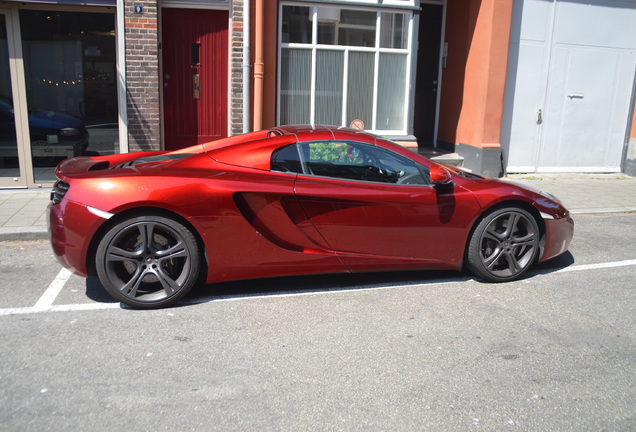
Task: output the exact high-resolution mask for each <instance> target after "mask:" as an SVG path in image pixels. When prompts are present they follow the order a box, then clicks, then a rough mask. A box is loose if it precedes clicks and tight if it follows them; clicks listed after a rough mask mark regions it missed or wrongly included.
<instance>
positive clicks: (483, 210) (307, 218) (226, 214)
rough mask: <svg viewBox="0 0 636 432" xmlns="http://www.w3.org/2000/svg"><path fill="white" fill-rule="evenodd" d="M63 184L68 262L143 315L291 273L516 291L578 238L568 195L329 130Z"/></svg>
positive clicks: (185, 155) (59, 213)
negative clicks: (451, 281)
mask: <svg viewBox="0 0 636 432" xmlns="http://www.w3.org/2000/svg"><path fill="white" fill-rule="evenodd" d="M56 174H57V177H58V179H59V180H58V181H57V182H56V184H55V186H54V189H53V191H52V193H51V203H50V205H49V207H48V213H49V229H50V234H51V242H52V246H53V250H54V252H55V254H56V256H57V258H58V259H59V261H60V262H61V263H62V264H63V265H64V266H65V267H67V268H69V269H71V270H72V271H73V272H75V273H77V274H79V275H82V276H89V275H93V276H94V275H96V276H97V277H98V278H99V280H100V281H101V283H102V284H103V286H104V287H105V288H106V290H107V291H108V292H109V293H110V294H111V295H112V296H113V297H114V298H115V299H116V300H118V301H121V302H123V303H125V304H127V305H129V306H131V307H134V308H158V307H164V306H168V305H171V304H174V303H175V302H177V301H178V300H179V299H181V298H182V297H183V296H184V295H186V294H187V292H188V291H189V290H190V289H191V288H192V287H193V286H195V285H196V284H204V283H214V282H221V281H228V280H239V279H249V278H262V277H271V276H283V275H301V274H315V273H338V272H368V271H378V270H383V271H384V270H427V269H436V270H461V269H462V268H467V269H468V270H470V271H471V272H472V273H474V274H475V275H476V276H477V277H479V278H481V279H484V280H487V281H491V282H505V281H511V280H514V279H517V278H519V277H521V276H522V275H523V274H524V273H525V272H526V271H527V270H528V269H529V268H530V267H531V266H532V265H533V264H534V263H536V262H540V261H545V260H548V259H550V258H553V257H555V256H557V255H559V254H562V253H563V252H565V251H566V250H567V248H568V246H569V244H570V241H571V240H572V235H573V231H574V222H573V220H572V218H571V217H570V213H569V212H568V210H567V209H565V207H564V206H563V205H562V203H561V202H560V201H559V200H558V199H557V198H555V197H554V196H551V195H549V194H546V193H543V192H541V191H538V190H531V189H529V188H527V187H523V186H520V185H516V184H514V183H510V182H507V181H500V180H494V179H490V178H486V177H482V176H479V175H475V174H472V173H470V172H467V171H464V170H461V169H457V168H453V167H448V166H442V165H439V164H437V163H435V162H432V161H431V160H429V159H427V158H425V157H422V156H420V155H419V154H417V153H415V152H412V151H410V150H408V149H406V148H404V147H402V146H399V145H397V144H394V143H391V142H389V141H388V140H385V139H383V138H380V137H377V136H374V135H372V134H369V133H365V132H360V131H355V130H352V129H345V128H337V127H328V126H281V127H276V128H273V129H270V130H265V131H260V132H253V133H248V134H244V135H238V136H233V137H230V138H225V139H221V140H218V141H214V142H209V143H205V144H200V145H196V146H193V147H189V148H186V149H182V150H178V151H173V152H164V151H154V152H140V153H127V154H119V155H111V156H97V157H90V156H80V157H75V158H71V159H67V160H65V161H63V162H62V163H60V165H59V166H58V167H57V172H56Z"/></svg>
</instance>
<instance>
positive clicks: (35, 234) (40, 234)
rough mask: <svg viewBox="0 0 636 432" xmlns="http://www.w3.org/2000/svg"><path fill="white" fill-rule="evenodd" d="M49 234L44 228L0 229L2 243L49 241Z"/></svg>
mask: <svg viewBox="0 0 636 432" xmlns="http://www.w3.org/2000/svg"><path fill="white" fill-rule="evenodd" d="M49 238H50V237H49V232H48V230H47V229H46V228H43V227H15V228H0V241H31V240H49Z"/></svg>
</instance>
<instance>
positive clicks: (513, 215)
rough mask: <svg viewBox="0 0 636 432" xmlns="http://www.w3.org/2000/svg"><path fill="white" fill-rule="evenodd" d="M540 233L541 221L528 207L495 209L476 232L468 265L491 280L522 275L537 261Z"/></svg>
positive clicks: (472, 238) (472, 239) (474, 232)
mask: <svg viewBox="0 0 636 432" xmlns="http://www.w3.org/2000/svg"><path fill="white" fill-rule="evenodd" d="M540 236H541V233H540V232H539V226H538V224H537V221H536V220H535V218H534V217H533V216H532V215H531V214H530V213H528V212H527V211H526V210H523V209H521V208H518V207H504V208H499V209H496V210H494V211H491V212H490V213H487V214H486V215H485V216H483V217H482V218H481V219H480V220H479V221H478V222H477V226H476V228H475V229H474V231H473V233H472V236H471V238H470V242H469V244H468V250H467V253H466V255H467V256H466V261H467V267H468V268H469V270H470V271H472V272H473V273H474V274H475V275H477V276H479V277H482V278H483V279H486V280H488V281H490V282H506V281H511V280H514V279H518V278H519V277H521V275H523V274H524V273H525V272H526V271H527V270H528V269H529V268H530V267H532V265H533V264H534V263H535V261H536V259H537V255H538V253H539V238H540Z"/></svg>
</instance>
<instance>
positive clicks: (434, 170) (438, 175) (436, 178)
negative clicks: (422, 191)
mask: <svg viewBox="0 0 636 432" xmlns="http://www.w3.org/2000/svg"><path fill="white" fill-rule="evenodd" d="M452 180H453V175H452V174H451V172H450V171H449V170H447V169H446V168H444V167H443V166H440V165H433V166H432V167H431V182H432V183H433V185H434V186H446V185H450V184H452Z"/></svg>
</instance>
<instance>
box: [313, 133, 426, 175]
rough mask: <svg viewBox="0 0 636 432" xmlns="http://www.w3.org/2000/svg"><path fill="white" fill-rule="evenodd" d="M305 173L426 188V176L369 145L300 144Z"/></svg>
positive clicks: (413, 165)
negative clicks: (423, 186) (424, 186)
mask: <svg viewBox="0 0 636 432" xmlns="http://www.w3.org/2000/svg"><path fill="white" fill-rule="evenodd" d="M300 147H301V153H302V155H303V161H304V163H305V172H306V173H308V174H312V175H315V176H322V177H334V178H341V179H347V180H358V181H366V182H376V183H393V184H417V185H428V184H429V182H428V181H427V179H426V173H425V171H424V170H423V169H421V168H420V167H418V165H417V164H416V163H415V162H414V161H412V160H410V159H408V158H406V157H404V156H402V155H399V154H397V153H394V152H392V151H390V150H387V149H384V148H381V147H377V146H374V145H370V144H363V143H353V142H334V141H328V142H314V143H303V144H301V145H300Z"/></svg>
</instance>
